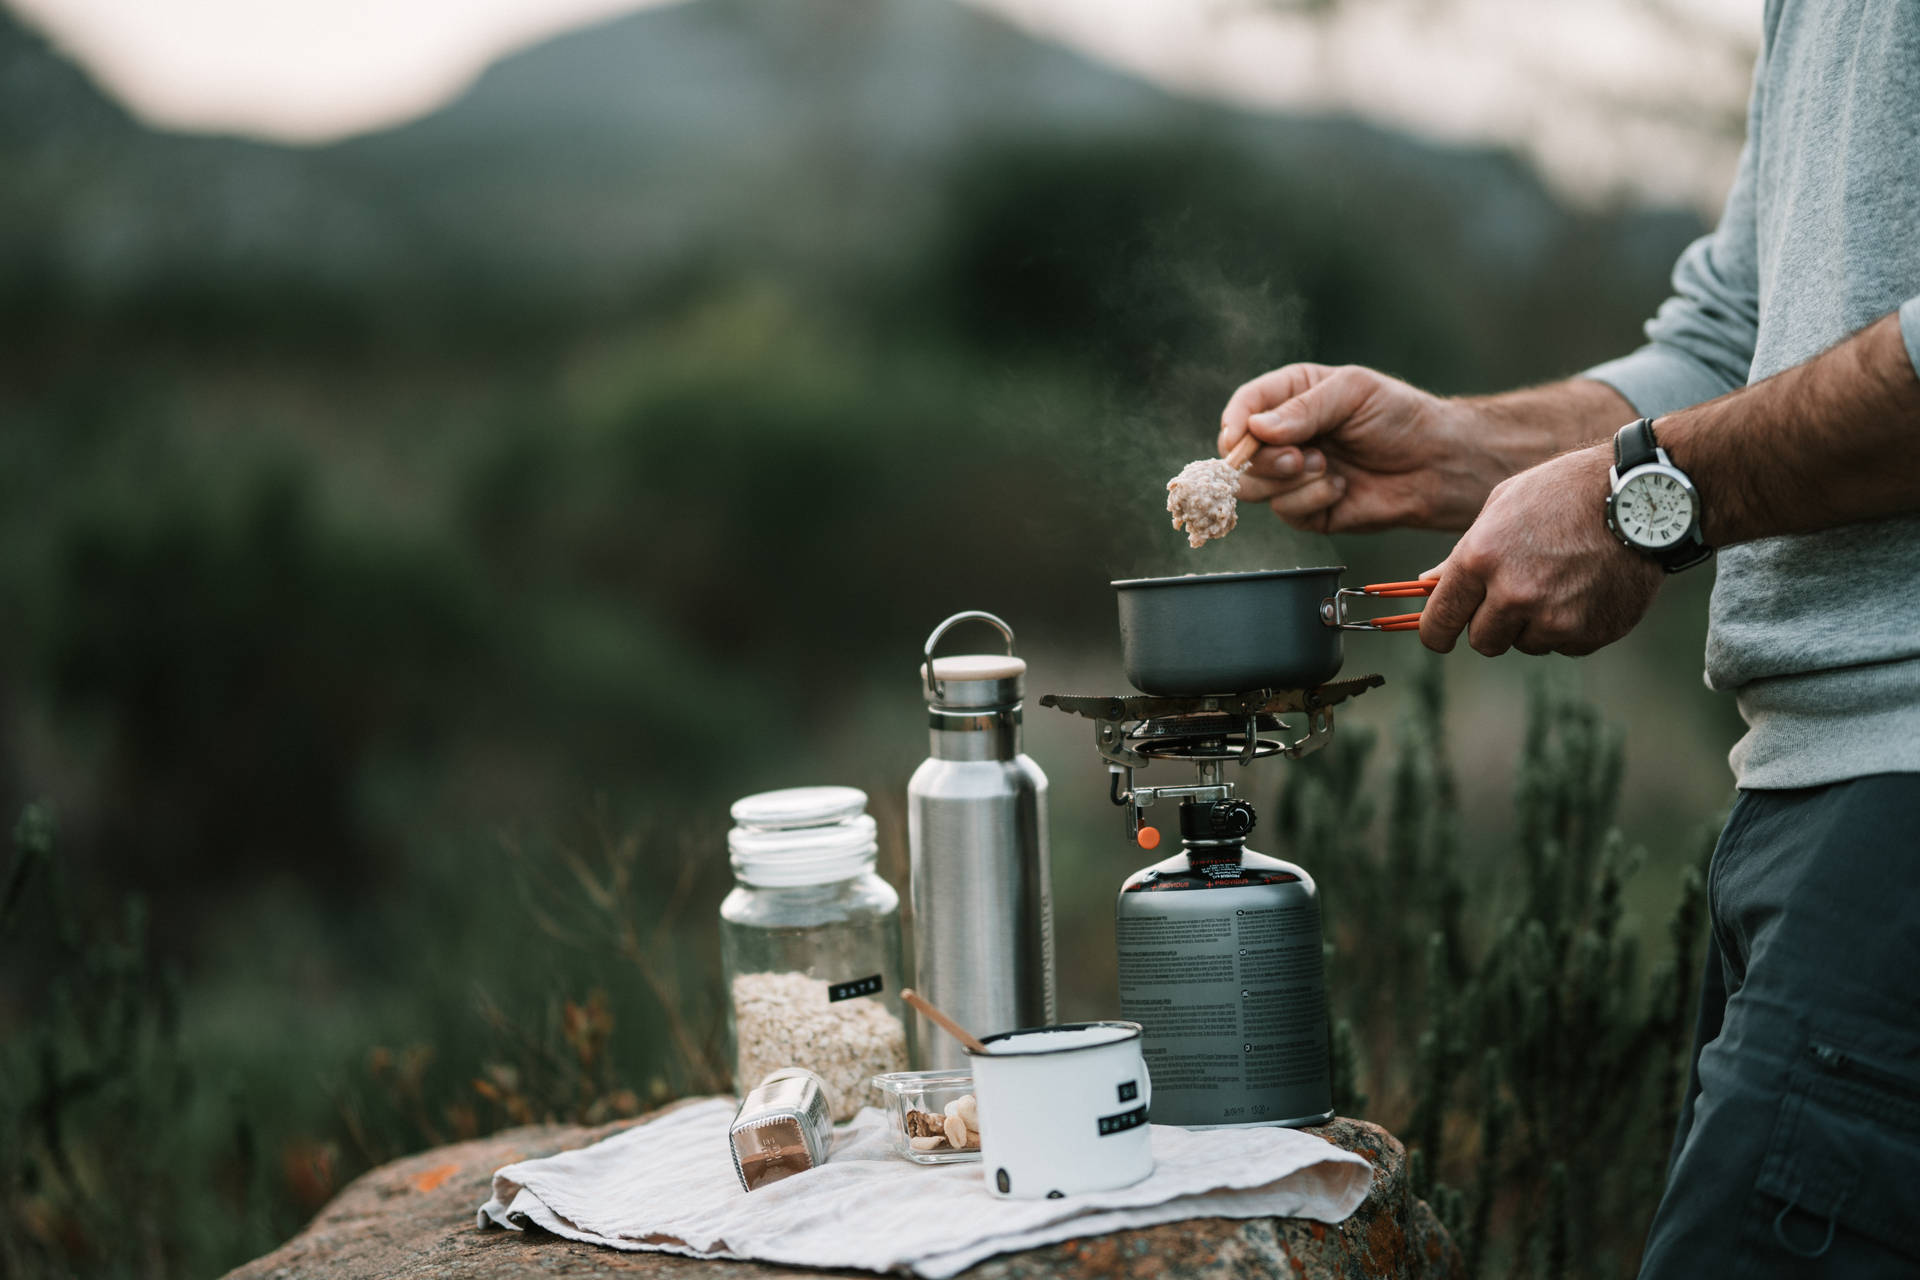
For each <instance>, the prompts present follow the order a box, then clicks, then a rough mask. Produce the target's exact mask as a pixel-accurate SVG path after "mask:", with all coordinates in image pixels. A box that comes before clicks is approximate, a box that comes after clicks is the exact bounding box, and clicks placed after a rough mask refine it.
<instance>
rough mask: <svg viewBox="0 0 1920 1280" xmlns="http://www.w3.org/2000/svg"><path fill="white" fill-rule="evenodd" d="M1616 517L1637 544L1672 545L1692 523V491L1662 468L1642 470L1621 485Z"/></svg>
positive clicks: (1628, 539)
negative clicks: (1660, 469) (1659, 469)
mask: <svg viewBox="0 0 1920 1280" xmlns="http://www.w3.org/2000/svg"><path fill="white" fill-rule="evenodd" d="M1613 518H1614V522H1615V523H1617V524H1618V525H1619V526H1620V532H1621V533H1623V534H1625V535H1626V537H1627V541H1629V542H1631V543H1633V544H1634V545H1635V546H1640V547H1650V548H1654V549H1659V548H1661V547H1670V546H1672V545H1673V544H1674V543H1676V542H1678V541H1680V539H1682V538H1684V537H1686V536H1687V530H1688V529H1690V528H1692V527H1693V495H1692V494H1691V493H1689V492H1687V488H1686V486H1685V485H1683V484H1681V483H1680V482H1679V481H1678V480H1676V479H1674V478H1673V477H1672V476H1670V475H1668V474H1666V473H1665V472H1663V471H1643V472H1641V473H1640V474H1639V475H1637V476H1631V477H1629V478H1628V480H1627V482H1626V483H1625V484H1624V485H1622V486H1621V487H1620V492H1619V494H1618V495H1617V496H1615V498H1614V500H1613Z"/></svg>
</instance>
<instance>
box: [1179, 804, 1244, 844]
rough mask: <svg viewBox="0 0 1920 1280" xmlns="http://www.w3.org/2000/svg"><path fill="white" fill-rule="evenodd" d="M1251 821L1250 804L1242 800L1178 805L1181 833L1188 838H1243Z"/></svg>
mask: <svg viewBox="0 0 1920 1280" xmlns="http://www.w3.org/2000/svg"><path fill="white" fill-rule="evenodd" d="M1253 823H1254V812H1253V806H1252V805H1250V804H1248V803H1247V802H1246V801H1245V800H1216V801H1214V802H1213V803H1211V804H1184V805H1181V806H1180V834H1181V835H1182V836H1184V837H1185V838H1187V839H1189V840H1244V839H1246V837H1247V835H1248V834H1249V833H1250V832H1251V831H1252V830H1253Z"/></svg>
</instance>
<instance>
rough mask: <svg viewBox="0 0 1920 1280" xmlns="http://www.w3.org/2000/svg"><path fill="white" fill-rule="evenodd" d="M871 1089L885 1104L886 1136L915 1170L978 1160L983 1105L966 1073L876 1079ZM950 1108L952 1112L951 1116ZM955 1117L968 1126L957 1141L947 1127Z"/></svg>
mask: <svg viewBox="0 0 1920 1280" xmlns="http://www.w3.org/2000/svg"><path fill="white" fill-rule="evenodd" d="M873 1087H874V1088H876V1089H878V1090H879V1091H880V1094H881V1096H882V1097H883V1098H885V1099H886V1112H887V1135H888V1137H889V1138H890V1139H891V1141H892V1142H893V1149H894V1150H895V1151H896V1152H898V1153H899V1154H900V1155H903V1156H905V1157H906V1158H907V1159H909V1160H911V1161H913V1162H914V1163H915V1164H959V1163H960V1162H961V1161H963V1160H978V1159H979V1158H980V1115H979V1112H978V1110H977V1108H978V1106H979V1103H978V1102H977V1101H976V1100H975V1098H974V1094H973V1073H972V1072H970V1071H962V1070H953V1069H949V1070H945V1071H890V1072H888V1073H887V1074H885V1075H879V1076H875V1077H874V1078H873ZM949 1108H951V1110H949ZM950 1117H957V1118H958V1119H959V1120H960V1122H961V1124H962V1125H964V1126H965V1129H964V1131H962V1130H958V1129H956V1130H955V1131H954V1135H953V1136H957V1137H959V1139H960V1143H961V1145H960V1146H958V1147H956V1146H954V1144H953V1137H951V1136H949V1135H948V1132H947V1124H946V1121H947V1120H948V1119H949V1118H950Z"/></svg>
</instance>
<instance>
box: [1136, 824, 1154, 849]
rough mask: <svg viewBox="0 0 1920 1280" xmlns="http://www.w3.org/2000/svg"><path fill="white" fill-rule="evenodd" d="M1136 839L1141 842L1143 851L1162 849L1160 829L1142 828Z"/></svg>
mask: <svg viewBox="0 0 1920 1280" xmlns="http://www.w3.org/2000/svg"><path fill="white" fill-rule="evenodd" d="M1134 839H1135V840H1137V841H1139V843H1140V847H1141V848H1142V849H1158V848H1159V847H1160V829H1159V828H1158V827H1142V828H1140V834H1138V835H1136V836H1135V837H1134Z"/></svg>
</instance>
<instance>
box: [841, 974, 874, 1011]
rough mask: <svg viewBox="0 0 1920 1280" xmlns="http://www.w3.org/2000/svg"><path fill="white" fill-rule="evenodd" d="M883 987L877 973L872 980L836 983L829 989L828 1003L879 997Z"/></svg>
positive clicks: (857, 979) (858, 979)
mask: <svg viewBox="0 0 1920 1280" xmlns="http://www.w3.org/2000/svg"><path fill="white" fill-rule="evenodd" d="M882 985H883V984H882V983H881V981H880V975H879V974H877V973H876V974H874V975H873V976H872V977H871V978H855V979H854V980H853V981H852V982H836V983H834V984H833V985H832V986H830V987H828V988H827V1003H828V1004H832V1003H834V1002H835V1001H838V1000H853V999H857V998H858V997H860V996H877V995H879V994H880V988H881V986H882Z"/></svg>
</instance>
